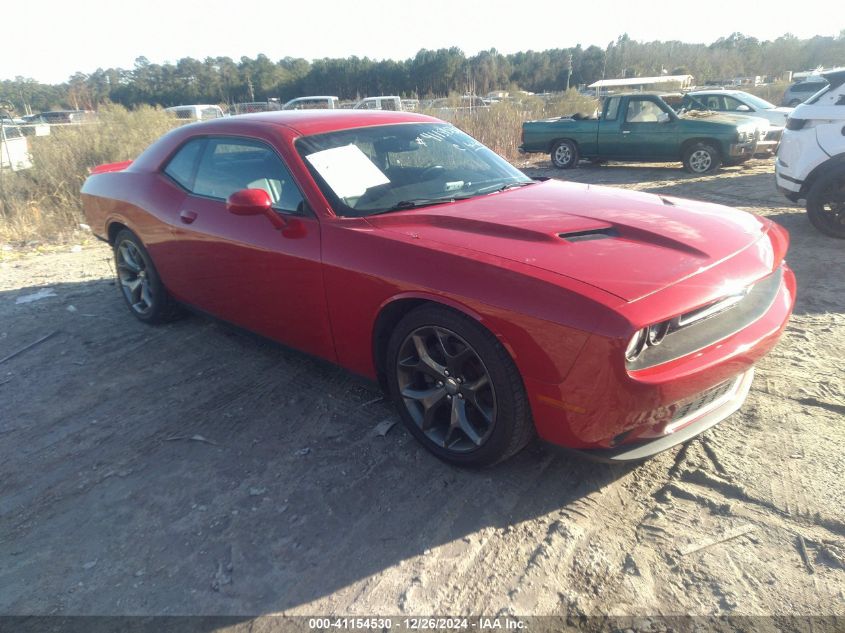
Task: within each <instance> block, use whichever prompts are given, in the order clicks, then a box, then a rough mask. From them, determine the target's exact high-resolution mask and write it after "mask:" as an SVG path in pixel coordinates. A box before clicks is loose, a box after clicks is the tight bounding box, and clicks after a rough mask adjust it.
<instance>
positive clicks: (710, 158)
mask: <svg viewBox="0 0 845 633" xmlns="http://www.w3.org/2000/svg"><path fill="white" fill-rule="evenodd" d="M760 125H761V123H758V122H756V121H752V120H748V119H746V118H743V117H736V116H732V115H726V114H718V113H697V114H696V116H689V115H686V114H682V115H678V114H677V113H676V112H675V111H674V110H673V109H672V107H671V106H670V105H669V104H667V103H666V102H665V101H664V100H663V99H662V98H661V96H660V95H658V94H649V93H642V92H636V93H630V94H619V95H613V96H611V97H607V98H606V99H605V101H604V106H603V108H602V110H601V113H600V114H599V115H598V116H597V117H584V116H580V115H579V116H573V117H560V118H554V119H545V120H542V121H526V122H525V123H523V124H522V145H520V147H519V150H520V151H521V152H541V153H548V154H550V156H551V159H552V164H553V165H554V166H555V167H557V168H559V169H570V168H572V167H575V166H576V165H577V164H578V161H579V159H581V158H586V159H589V160H591V161H594V162H599V161H605V160H624V161H649V162H675V161H681V162H682V163H683V165H684V168H685V169H686V170H687V171H689V172H691V173H695V174H703V173H707V172H711V171H715V170H716V169H718V168H719V167H720V166H721V165H737V164H739V163H742V162H744V161H746V160H748V159H749V158H751V157H752V156H753V155H754V153H755V152H756V151H757V141H758V137H759V136H760V132H759V130H758V128H759V127H760Z"/></svg>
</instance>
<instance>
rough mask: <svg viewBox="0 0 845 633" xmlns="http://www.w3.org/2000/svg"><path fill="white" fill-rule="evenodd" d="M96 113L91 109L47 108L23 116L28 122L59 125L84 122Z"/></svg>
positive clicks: (92, 117) (91, 118)
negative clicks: (43, 110)
mask: <svg viewBox="0 0 845 633" xmlns="http://www.w3.org/2000/svg"><path fill="white" fill-rule="evenodd" d="M95 116H96V114H95V113H94V112H93V111H91V110H49V111H47V112H39V113H38V114H30V115H28V116H25V117H21V118H23V119H24V120H25V121H26V122H27V123H29V124H37V123H49V124H50V125H61V124H68V123H86V122H89V121H91V120H93V119H94V118H95Z"/></svg>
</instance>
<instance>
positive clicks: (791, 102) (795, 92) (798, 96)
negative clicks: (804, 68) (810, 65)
mask: <svg viewBox="0 0 845 633" xmlns="http://www.w3.org/2000/svg"><path fill="white" fill-rule="evenodd" d="M826 84H827V80H826V79H825V78H824V77H822V76H821V75H811V76H810V77H808V78H807V79H801V80H799V81H796V82H794V83H792V84H790V86H789V88H787V89H786V91H785V92H784V93H783V99H781V102H780V104H781V105H782V106H789V107H791V108H794V107H795V106H797V105H798V104H799V103H803V102H804V101H806V100H807V99H809V98H810V97H812V96H813V95H814V94H816V93H817V92H818V91H819V90H821V89H822V88H824V87H825V85H826Z"/></svg>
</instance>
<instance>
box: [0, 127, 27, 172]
mask: <svg viewBox="0 0 845 633" xmlns="http://www.w3.org/2000/svg"><path fill="white" fill-rule="evenodd" d="M30 167H32V157H31V156H30V155H29V145H28V144H27V140H26V137H25V136H24V135H23V132H21V129H20V128H19V127H18V126H17V124H16V123H15V122H14V121H12V120H11V119H6V118H3V119H0V169H9V170H11V171H19V170H21V169H29V168H30Z"/></svg>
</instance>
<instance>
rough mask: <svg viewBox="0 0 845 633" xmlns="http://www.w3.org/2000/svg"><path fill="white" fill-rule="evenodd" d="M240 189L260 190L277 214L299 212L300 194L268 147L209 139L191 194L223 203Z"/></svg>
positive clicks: (247, 142)
mask: <svg viewBox="0 0 845 633" xmlns="http://www.w3.org/2000/svg"><path fill="white" fill-rule="evenodd" d="M241 189H263V190H264V191H266V192H267V193H268V194H269V195H270V199H271V200H272V201H273V208H274V209H276V210H277V211H281V212H285V213H302V212H303V200H302V194H301V193H300V192H299V189H298V188H297V186H296V184H295V183H294V182H293V178H292V177H291V175H290V172H289V171H288V169H287V167H285V165H284V163H283V162H282V160H281V159H280V158H279V156H278V155H277V154H276V152H274V151H273V150H272V149H271V148H270V147H269V146H267V145H265V144H264V143H262V142H260V141H253V140H250V139H233V138H211V139H209V140H208V143H207V145H206V146H205V150H204V151H203V154H202V158H201V159H200V163H199V167H198V168H197V176H196V182H195V183H194V187H193V192H194V193H196V194H197V195H200V196H208V197H210V198H219V199H221V200H225V199H226V198H228V197H229V196H230V195H231V194H233V193H234V192H236V191H240V190H241Z"/></svg>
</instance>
